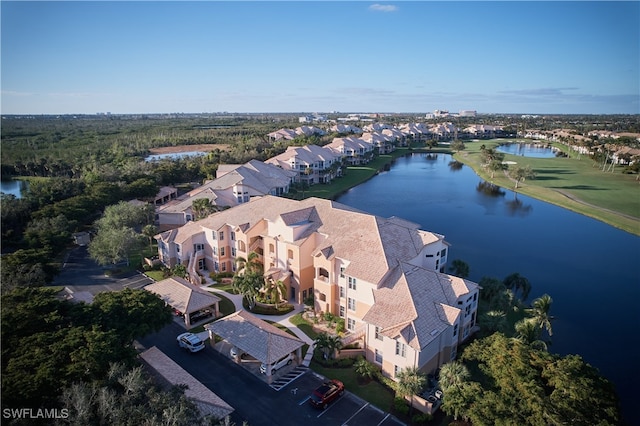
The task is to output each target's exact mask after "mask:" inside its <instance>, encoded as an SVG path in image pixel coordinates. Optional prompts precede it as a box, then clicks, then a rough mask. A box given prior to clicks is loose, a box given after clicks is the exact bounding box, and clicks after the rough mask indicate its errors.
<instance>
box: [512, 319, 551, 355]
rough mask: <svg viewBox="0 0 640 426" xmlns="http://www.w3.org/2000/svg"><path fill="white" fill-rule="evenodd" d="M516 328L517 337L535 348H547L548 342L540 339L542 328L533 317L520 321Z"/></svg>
mask: <svg viewBox="0 0 640 426" xmlns="http://www.w3.org/2000/svg"><path fill="white" fill-rule="evenodd" d="M515 329H516V339H518V340H520V341H521V342H523V343H526V344H528V345H529V346H531V347H533V348H536V349H541V350H544V351H546V350H547V343H546V342H545V341H543V340H541V339H540V328H538V325H537V324H536V322H535V320H534V319H533V318H525V319H523V320H520V321H518V322H517V323H516V325H515Z"/></svg>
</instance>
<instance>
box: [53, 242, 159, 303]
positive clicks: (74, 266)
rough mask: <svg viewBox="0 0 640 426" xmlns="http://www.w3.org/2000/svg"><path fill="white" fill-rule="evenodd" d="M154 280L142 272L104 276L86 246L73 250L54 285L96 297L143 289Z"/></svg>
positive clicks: (101, 268) (102, 270)
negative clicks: (130, 289) (115, 292)
mask: <svg viewBox="0 0 640 426" xmlns="http://www.w3.org/2000/svg"><path fill="white" fill-rule="evenodd" d="M152 282H153V280H152V279H151V278H149V277H147V276H145V275H144V274H142V273H140V272H136V271H133V272H128V273H125V274H120V275H117V276H113V277H108V276H106V275H105V274H104V267H102V266H100V265H99V264H98V263H96V261H94V260H93V259H91V258H90V257H89V253H88V252H87V247H86V246H80V247H76V248H74V249H72V250H71V251H70V252H69V253H68V255H67V258H66V259H65V262H64V264H63V266H62V270H61V272H60V274H58V275H57V276H56V277H55V278H54V280H53V283H52V285H61V286H65V287H69V288H70V289H71V290H72V291H74V292H79V291H88V292H89V293H91V294H93V295H96V294H98V293H101V292H105V291H117V290H122V289H125V288H142V287H144V286H146V285H147V284H151V283H152Z"/></svg>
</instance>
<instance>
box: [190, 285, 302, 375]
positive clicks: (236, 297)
mask: <svg viewBox="0 0 640 426" xmlns="http://www.w3.org/2000/svg"><path fill="white" fill-rule="evenodd" d="M200 288H202V289H203V290H206V291H209V292H212V293H219V294H221V295H223V296H224V297H226V298H227V299H229V300H231V301H232V302H233V305H234V306H235V308H236V311H241V310H245V309H244V307H243V306H242V295H240V294H231V293H228V292H226V291H224V290H220V289H217V288H215V287H207V286H202V287H200ZM293 306H294V309H293V311H291V312H289V313H288V314H284V315H260V314H253V315H255V316H256V317H258V318H260V319H263V320H265V321H271V322H277V323H278V324H281V325H283V326H285V327H287V328H288V329H289V330H291V331H292V332H293V333H294V334H295V335H296V336H297V337H298V338H299V339H300V340H302V341H303V342H305V343H307V344H308V345H309V350H308V351H307V353H306V354H305V356H304V360H303V361H302V365H304V366H305V367H308V366H309V364H310V363H311V358H313V350H314V348H315V342H314V341H313V339H312V338H311V337H309V336H307V335H306V334H305V333H304V332H303V331H302V330H300V329H299V328H298V326H297V325H295V324H292V323H291V321H289V319H290V318H291V317H292V316H294V315H296V314H298V313H300V312H302V311H304V305H299V304H297V303H294V304H293ZM198 335H199V336H200V338H201V339H203V340H205V339H208V338H209V333H208V332H207V331H203V332H201V333H198Z"/></svg>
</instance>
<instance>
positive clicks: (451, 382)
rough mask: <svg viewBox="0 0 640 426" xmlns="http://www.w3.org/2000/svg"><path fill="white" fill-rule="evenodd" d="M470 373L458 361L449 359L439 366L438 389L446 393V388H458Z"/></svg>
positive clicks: (467, 378)
mask: <svg viewBox="0 0 640 426" xmlns="http://www.w3.org/2000/svg"><path fill="white" fill-rule="evenodd" d="M470 377H471V374H470V373H469V370H468V369H467V367H466V366H465V365H464V364H463V363H461V362H460V361H451V362H448V363H446V364H444V365H443V366H442V368H440V375H439V376H438V384H439V385H440V389H442V392H443V393H444V394H445V395H446V394H447V390H449V389H451V388H452V387H457V388H460V387H461V386H462V384H463V383H464V382H466V381H467V380H469V378H470Z"/></svg>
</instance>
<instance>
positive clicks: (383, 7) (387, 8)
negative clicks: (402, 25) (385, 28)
mask: <svg viewBox="0 0 640 426" xmlns="http://www.w3.org/2000/svg"><path fill="white" fill-rule="evenodd" d="M369 10H374V11H376V12H395V11H396V10H398V8H397V7H396V6H393V5H391V4H378V3H376V4H372V5H371V6H369Z"/></svg>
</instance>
